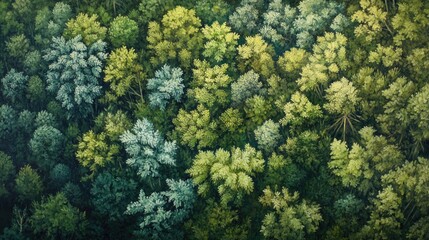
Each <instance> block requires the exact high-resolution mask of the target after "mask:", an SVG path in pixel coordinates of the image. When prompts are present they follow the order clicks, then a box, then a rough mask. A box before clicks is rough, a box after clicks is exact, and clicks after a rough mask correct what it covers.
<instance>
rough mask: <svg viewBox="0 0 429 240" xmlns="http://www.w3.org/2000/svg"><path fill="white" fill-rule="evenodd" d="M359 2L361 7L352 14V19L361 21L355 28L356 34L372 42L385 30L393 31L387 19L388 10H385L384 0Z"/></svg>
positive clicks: (362, 0)
mask: <svg viewBox="0 0 429 240" xmlns="http://www.w3.org/2000/svg"><path fill="white" fill-rule="evenodd" d="M359 4H360V7H361V9H360V10H358V11H356V12H355V13H354V14H353V16H352V20H353V21H355V22H358V23H359V25H358V26H357V27H356V28H355V34H356V36H358V37H363V38H364V39H365V41H367V42H372V41H374V40H379V39H380V38H381V37H382V36H383V30H387V31H388V32H390V33H393V32H392V29H391V27H390V26H389V23H388V19H387V15H388V12H387V11H385V10H384V6H383V3H382V1H377V0H360V1H359Z"/></svg>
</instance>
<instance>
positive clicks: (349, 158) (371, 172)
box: [328, 127, 405, 194]
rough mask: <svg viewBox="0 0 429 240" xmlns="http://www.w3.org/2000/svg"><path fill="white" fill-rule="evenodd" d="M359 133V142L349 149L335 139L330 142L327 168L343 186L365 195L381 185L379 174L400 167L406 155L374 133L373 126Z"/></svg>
mask: <svg viewBox="0 0 429 240" xmlns="http://www.w3.org/2000/svg"><path fill="white" fill-rule="evenodd" d="M359 134H360V137H361V143H360V144H359V143H354V144H353V146H352V148H351V149H349V148H348V147H347V145H346V143H345V142H343V141H339V140H337V139H335V140H334V141H333V142H332V143H331V161H330V162H329V163H328V167H329V168H330V169H331V170H332V172H333V173H334V174H335V175H336V176H338V177H340V178H341V182H342V184H343V185H344V186H347V187H353V188H356V189H358V190H359V191H361V192H363V193H364V194H368V193H369V192H370V191H371V190H373V189H377V188H378V187H379V186H380V177H381V175H382V174H384V173H387V172H389V171H390V170H392V169H394V168H395V167H397V166H399V165H400V164H401V163H402V162H403V161H404V158H405V157H404V156H403V154H402V153H401V151H400V150H399V149H398V147H397V146H395V145H392V144H389V143H388V141H387V139H386V138H385V137H383V136H375V135H374V134H375V130H374V129H373V128H371V127H364V128H362V129H361V130H360V131H359Z"/></svg>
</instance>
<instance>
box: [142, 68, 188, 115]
mask: <svg viewBox="0 0 429 240" xmlns="http://www.w3.org/2000/svg"><path fill="white" fill-rule="evenodd" d="M182 75H183V71H182V70H181V69H180V68H171V67H170V66H169V65H164V66H163V67H162V68H161V69H160V70H158V71H156V72H155V77H154V78H151V79H149V80H148V83H147V86H146V87H147V89H148V90H149V91H150V94H149V101H150V105H151V106H152V107H154V108H160V109H161V110H165V107H166V105H167V103H168V101H169V100H175V101H176V102H180V98H181V97H182V95H183V90H184V88H185V85H184V84H183V77H182Z"/></svg>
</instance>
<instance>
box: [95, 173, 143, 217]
mask: <svg viewBox="0 0 429 240" xmlns="http://www.w3.org/2000/svg"><path fill="white" fill-rule="evenodd" d="M136 189H137V183H136V182H135V181H134V180H132V179H127V178H124V177H123V176H117V175H114V174H111V173H109V172H102V173H100V174H99V175H98V176H97V177H96V178H95V180H94V182H92V187H91V196H92V198H91V201H92V205H93V207H94V209H95V211H96V212H97V213H99V214H100V215H101V216H107V217H108V219H109V221H118V220H119V221H120V220H122V219H124V216H125V215H124V214H123V213H124V212H125V210H126V209H127V204H128V200H129V199H133V198H134V197H135V195H136V194H135V191H136Z"/></svg>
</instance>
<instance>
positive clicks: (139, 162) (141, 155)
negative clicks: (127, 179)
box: [120, 118, 177, 179]
mask: <svg viewBox="0 0 429 240" xmlns="http://www.w3.org/2000/svg"><path fill="white" fill-rule="evenodd" d="M120 140H121V142H122V144H123V145H124V147H125V151H126V152H127V154H128V155H129V156H130V158H128V159H127V161H126V163H127V164H128V165H129V166H130V167H132V168H136V169H137V173H138V174H139V176H140V177H141V178H143V179H145V178H147V177H151V178H154V177H159V176H160V175H161V172H160V171H159V168H160V167H161V166H162V165H172V166H174V165H175V164H176V159H175V154H176V148H177V147H176V142H174V141H173V142H169V141H165V140H164V139H163V138H162V136H161V134H160V133H159V132H158V131H157V130H155V128H154V126H153V124H152V123H151V122H149V121H148V120H147V119H145V118H144V119H142V120H137V122H136V123H135V124H134V126H133V128H132V130H131V131H129V130H127V131H125V132H124V133H123V134H122V135H121V137H120Z"/></svg>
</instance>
